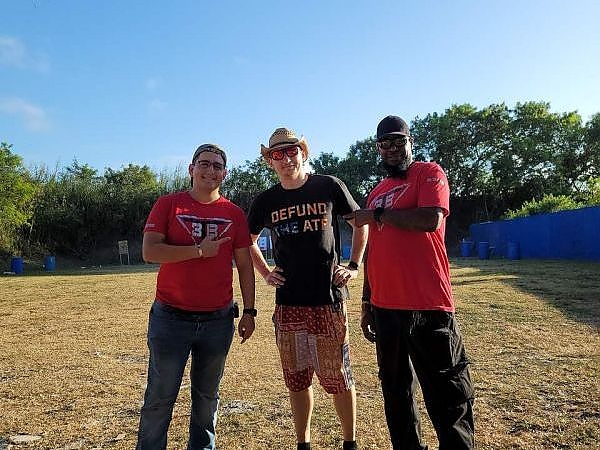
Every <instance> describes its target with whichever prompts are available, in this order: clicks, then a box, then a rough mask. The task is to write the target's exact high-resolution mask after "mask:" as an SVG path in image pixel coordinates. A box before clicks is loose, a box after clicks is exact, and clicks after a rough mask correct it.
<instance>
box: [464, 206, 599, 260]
mask: <svg viewBox="0 0 600 450" xmlns="http://www.w3.org/2000/svg"><path fill="white" fill-rule="evenodd" d="M599 230H600V206H593V207H587V208H580V209H573V210H568V211H559V212H555V213H548V214H537V215H534V216H529V217H523V218H518V219H510V220H502V221H498V222H484V223H476V224H472V225H471V226H470V227H469V232H470V238H469V239H468V240H469V241H472V249H473V251H472V252H471V253H470V254H471V255H473V256H476V255H477V248H478V245H479V243H480V242H488V244H489V247H490V249H491V253H490V255H491V257H506V258H510V259H518V258H535V259H583V260H600V232H599ZM461 245H462V247H463V248H465V247H466V245H465V243H464V242H463V243H462V244H461ZM463 256H466V255H465V254H464V253H463Z"/></svg>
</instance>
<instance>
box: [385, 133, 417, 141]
mask: <svg viewBox="0 0 600 450" xmlns="http://www.w3.org/2000/svg"><path fill="white" fill-rule="evenodd" d="M391 136H404V137H410V134H406V133H403V132H402V131H394V132H392V133H386V134H384V135H383V136H379V137H378V138H377V140H378V141H380V140H382V139H385V138H387V137H391Z"/></svg>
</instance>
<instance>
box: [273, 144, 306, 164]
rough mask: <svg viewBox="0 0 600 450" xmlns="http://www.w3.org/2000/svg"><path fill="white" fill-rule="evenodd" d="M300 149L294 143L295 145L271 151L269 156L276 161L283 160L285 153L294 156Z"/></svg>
mask: <svg viewBox="0 0 600 450" xmlns="http://www.w3.org/2000/svg"><path fill="white" fill-rule="evenodd" d="M299 151H300V149H299V148H298V146H296V145H294V146H293V147H284V148H278V149H276V150H271V151H270V152H269V158H271V159H272V160H274V161H281V160H282V159H283V156H284V155H287V156H289V157H290V158H293V157H294V156H296V155H297V154H298V152H299Z"/></svg>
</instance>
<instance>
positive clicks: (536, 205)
mask: <svg viewBox="0 0 600 450" xmlns="http://www.w3.org/2000/svg"><path fill="white" fill-rule="evenodd" d="M582 206H585V205H583V204H581V203H579V202H577V201H575V200H574V199H572V198H571V197H568V196H566V195H553V194H549V195H545V196H544V197H543V198H542V199H541V200H535V199H533V200H531V201H528V202H525V203H523V206H521V208H520V209H517V210H515V211H513V210H509V211H508V213H507V214H506V217H505V218H506V219H515V218H517V217H527V216H532V215H534V214H543V213H550V212H556V211H564V210H567V209H577V208H581V207H582Z"/></svg>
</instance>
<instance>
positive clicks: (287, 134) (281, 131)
mask: <svg viewBox="0 0 600 450" xmlns="http://www.w3.org/2000/svg"><path fill="white" fill-rule="evenodd" d="M291 145H297V146H298V147H300V148H301V149H302V155H303V156H304V159H306V158H308V144H307V143H306V139H304V136H302V137H300V138H298V136H296V134H295V133H294V130H288V129H287V128H277V129H276V130H275V131H273V134H272V135H271V137H270V138H269V146H268V147H265V146H264V145H262V144H260V153H261V155H263V157H265V158H267V159H268V158H269V152H270V151H271V150H275V149H277V148H279V147H289V146H291Z"/></svg>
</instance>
